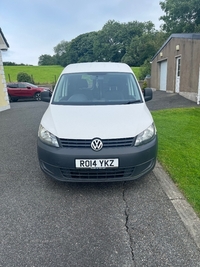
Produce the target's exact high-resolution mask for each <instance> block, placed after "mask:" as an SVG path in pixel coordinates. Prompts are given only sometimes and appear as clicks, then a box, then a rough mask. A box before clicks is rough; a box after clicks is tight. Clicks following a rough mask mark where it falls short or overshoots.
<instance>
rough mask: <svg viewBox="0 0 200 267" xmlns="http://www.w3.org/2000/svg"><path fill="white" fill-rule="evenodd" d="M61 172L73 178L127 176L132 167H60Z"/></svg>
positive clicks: (129, 174) (131, 172)
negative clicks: (96, 168) (94, 168)
mask: <svg viewBox="0 0 200 267" xmlns="http://www.w3.org/2000/svg"><path fill="white" fill-rule="evenodd" d="M60 170H61V173H62V175H63V176H64V177H66V178H72V179H73V178H74V179H80V180H81V179H88V180H89V179H102V180H105V179H112V178H123V177H129V176H131V175H132V174H133V171H134V167H130V168H117V169H112V170H111V169H103V170H99V169H98V170H92V169H85V170H82V169H81V170H80V169H71V170H70V169H65V168H61V169H60Z"/></svg>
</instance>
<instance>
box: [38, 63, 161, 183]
mask: <svg viewBox="0 0 200 267" xmlns="http://www.w3.org/2000/svg"><path fill="white" fill-rule="evenodd" d="M151 98H152V90H151V89H150V88H145V89H144V92H143V93H142V91H141V89H140V86H139V84H138V82H137V80H136V78H135V75H134V73H133V72H132V70H131V68H130V67H129V66H128V65H126V64H124V63H111V62H107V63H106V62H104V63H101V62H93V63H76V64H71V65H68V66H67V67H66V68H65V69H64V70H63V72H62V73H61V75H60V77H59V79H58V82H57V84H56V86H55V89H54V92H53V95H52V96H51V95H50V94H49V93H48V92H42V93H41V99H42V100H43V101H46V102H50V103H49V106H48V108H47V110H46V112H45V113H44V115H43V117H42V120H41V123H40V126H39V130H38V144H37V151H38V159H39V164H40V167H41V169H42V170H43V171H44V173H46V174H47V175H49V176H51V177H53V178H55V179H57V180H60V181H68V182H104V181H106V182H107V181H109V182H113V181H127V180H133V179H136V178H139V177H141V176H143V175H144V174H146V173H148V172H149V171H151V170H152V169H153V168H154V166H155V163H156V156H157V132H156V127H155V125H154V122H153V118H152V116H151V113H150V112H149V110H148V108H147V106H146V103H145V101H148V100H150V99H151Z"/></svg>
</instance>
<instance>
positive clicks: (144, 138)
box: [135, 123, 156, 146]
mask: <svg viewBox="0 0 200 267" xmlns="http://www.w3.org/2000/svg"><path fill="white" fill-rule="evenodd" d="M155 135H156V127H155V125H154V123H152V124H151V125H150V126H149V127H148V128H147V129H146V130H144V131H143V132H142V133H140V134H138V136H137V138H136V141H135V146H140V145H143V144H146V143H148V142H150V141H151V140H152V139H153V138H154V136H155Z"/></svg>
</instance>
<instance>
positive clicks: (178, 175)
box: [152, 108, 200, 215]
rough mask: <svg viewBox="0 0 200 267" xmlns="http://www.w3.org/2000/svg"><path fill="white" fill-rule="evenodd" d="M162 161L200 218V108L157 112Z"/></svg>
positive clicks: (156, 122)
mask: <svg viewBox="0 0 200 267" xmlns="http://www.w3.org/2000/svg"><path fill="white" fill-rule="evenodd" d="M152 115H153V117H154V120H155V124H156V127H157V131H158V140H159V149H158V160H159V161H160V163H161V164H162V166H163V167H164V168H165V170H166V171H167V172H168V173H169V174H170V176H171V178H172V179H173V180H174V182H175V183H176V184H177V185H178V187H179V188H180V189H181V190H182V192H183V193H184V195H185V196H186V198H187V199H188V201H189V202H190V203H191V204H192V206H193V207H194V209H195V210H196V211H197V212H198V214H199V215H200V194H199V192H200V172H199V162H200V154H199V153H197V151H199V148H200V135H199V117H200V109H199V108H180V109H170V110H161V111H153V112H152Z"/></svg>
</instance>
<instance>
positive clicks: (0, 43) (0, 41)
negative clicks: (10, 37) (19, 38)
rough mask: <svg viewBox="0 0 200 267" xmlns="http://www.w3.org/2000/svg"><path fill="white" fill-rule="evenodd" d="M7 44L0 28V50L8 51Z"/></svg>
mask: <svg viewBox="0 0 200 267" xmlns="http://www.w3.org/2000/svg"><path fill="white" fill-rule="evenodd" d="M8 48H9V44H8V42H7V40H6V38H5V36H4V34H3V32H2V30H1V28H0V50H8Z"/></svg>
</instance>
